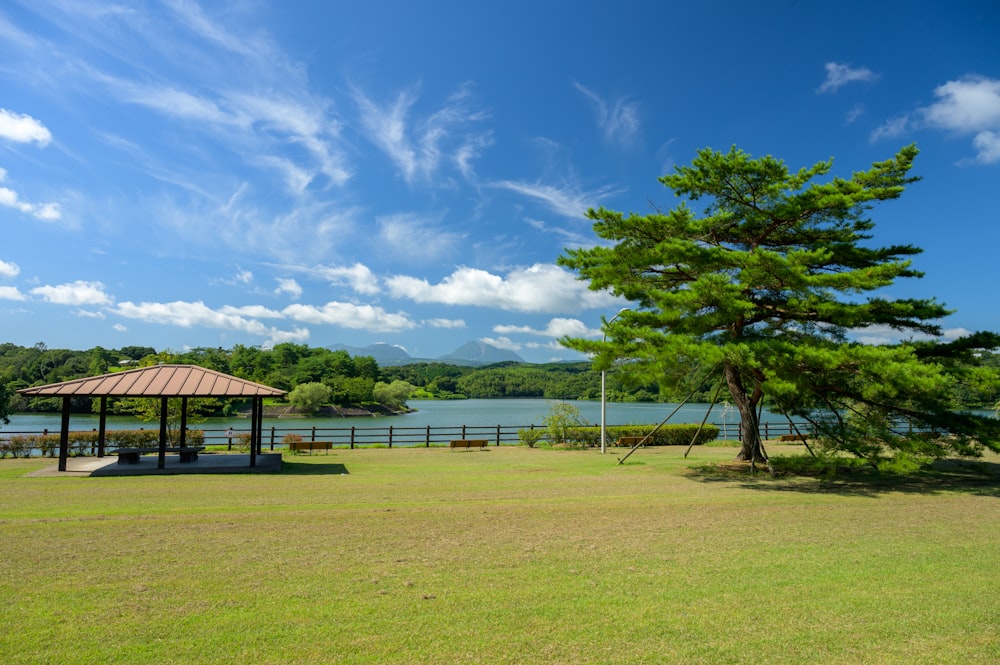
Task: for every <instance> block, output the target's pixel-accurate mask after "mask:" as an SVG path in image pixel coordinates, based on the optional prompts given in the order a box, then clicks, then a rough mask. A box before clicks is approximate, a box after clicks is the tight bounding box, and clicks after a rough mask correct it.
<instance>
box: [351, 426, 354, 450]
mask: <svg viewBox="0 0 1000 665" xmlns="http://www.w3.org/2000/svg"><path fill="white" fill-rule="evenodd" d="M351 450H354V425H351Z"/></svg>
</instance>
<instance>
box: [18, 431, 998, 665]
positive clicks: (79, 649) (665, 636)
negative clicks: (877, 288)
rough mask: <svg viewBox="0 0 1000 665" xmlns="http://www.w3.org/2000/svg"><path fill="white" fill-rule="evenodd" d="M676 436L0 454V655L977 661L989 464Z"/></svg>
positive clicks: (989, 622)
mask: <svg viewBox="0 0 1000 665" xmlns="http://www.w3.org/2000/svg"><path fill="white" fill-rule="evenodd" d="M800 451H801V448H797V449H796V452H800ZM682 452H683V450H682V449H676V448H669V449H646V450H642V451H639V452H637V453H636V454H635V455H634V456H633V457H632V458H630V459H629V463H627V464H626V465H624V466H619V465H617V464H616V462H615V455H614V454H609V455H604V456H601V455H600V454H599V453H595V452H593V451H583V452H571V451H550V450H530V449H526V448H513V447H511V448H506V447H504V448H491V449H489V450H488V451H487V452H479V451H476V452H452V451H449V450H442V449H434V448H432V449H398V450H391V451H390V450H353V451H352V450H339V451H334V452H333V453H331V454H329V455H314V456H312V457H309V456H294V457H287V458H286V464H285V471H284V472H283V473H281V474H276V475H255V476H244V475H236V476H172V477H139V478H103V479H97V478H25V477H24V474H25V473H26V472H28V471H29V470H31V469H34V468H38V467H39V466H41V465H44V464H51V463H52V461H51V460H47V461H42V460H21V459H18V460H3V461H0V548H2V557H0V625H2V626H3V629H2V630H0V659H2V660H3V662H5V663H92V662H104V663H217V662H218V663H222V662H226V663H229V662H246V663H249V662H254V663H670V662H683V663H750V662H753V663H817V662H824V663H908V664H909V663H941V662H956V663H958V662H961V663H994V662H997V661H998V660H1000V635H998V633H997V631H996V628H995V627H996V625H997V624H998V622H1000V578H998V576H997V575H996V571H995V562H996V551H997V550H996V548H997V543H998V537H997V534H998V532H1000V531H998V527H1000V500H998V499H1000V487H998V485H997V484H996V482H995V480H996V479H995V477H994V478H993V480H992V481H991V480H984V479H983V478H981V477H976V476H975V475H974V474H973V475H972V476H971V477H970V476H968V474H964V473H963V474H957V475H956V474H950V475H947V476H941V477H926V476H925V477H921V478H920V479H917V480H914V481H913V482H909V481H908V482H894V483H877V482H875V481H866V482H862V483H859V482H831V481H823V480H817V479H782V478H779V479H771V478H768V477H766V476H764V477H758V478H753V479H750V478H739V477H731V476H725V475H717V474H703V473H701V472H699V471H697V470H692V469H691V468H690V467H691V466H693V465H699V464H705V463H707V462H712V461H723V460H727V459H730V458H731V457H732V455H733V451H732V450H731V449H725V448H699V449H696V450H695V451H694V452H693V453H692V457H691V458H689V459H687V460H684V459H682V457H681V455H682ZM988 461H989V462H990V463H992V464H993V465H995V464H996V463H997V462H998V459H997V458H996V457H993V458H990V459H989V460H988Z"/></svg>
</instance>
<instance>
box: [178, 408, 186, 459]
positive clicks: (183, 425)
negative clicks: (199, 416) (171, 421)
mask: <svg viewBox="0 0 1000 665" xmlns="http://www.w3.org/2000/svg"><path fill="white" fill-rule="evenodd" d="M187 428H188V398H187V397H182V398H181V438H180V443H179V444H178V445H179V446H180V447H181V448H186V447H187Z"/></svg>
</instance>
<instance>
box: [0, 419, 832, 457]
mask: <svg viewBox="0 0 1000 665" xmlns="http://www.w3.org/2000/svg"><path fill="white" fill-rule="evenodd" d="M713 424H714V425H715V427H717V428H718V430H719V434H718V438H719V439H737V440H738V439H739V438H740V431H739V422H738V421H736V422H730V421H727V422H721V423H713ZM544 428H545V426H544V425H535V424H529V425H445V426H440V425H439V426H433V425H426V426H423V427H398V426H395V425H388V426H385V427H286V426H269V427H265V428H264V430H263V431H262V432H261V447H262V448H264V449H268V450H276V449H279V450H280V449H283V448H285V447H286V444H285V442H284V438H285V437H286V436H288V435H295V436H296V437H301V440H302V441H303V442H315V443H324V444H329V445H330V446H332V447H344V448H352V449H353V448H357V447H376V446H378V447H383V446H384V447H388V448H397V447H400V448H401V447H415V446H425V447H430V446H434V445H447V444H448V442H449V441H451V440H453V439H485V440H486V441H487V442H489V445H493V446H500V445H505V444H517V443H518V442H519V438H518V431H520V430H525V429H527V430H535V429H544ZM191 429H197V430H199V431H201V432H202V435H203V440H202V443H203V445H206V446H225V447H226V448H227V449H230V450H232V449H234V448H235V449H239V447H240V446H241V445H246V441H245V440H246V438H247V436H248V435H249V432H250V429H249V427H246V428H237V427H226V428H201V427H193V428H191ZM112 431H113V430H108V435H109V438H110V435H111V433H112ZM72 432H73V433H79V432H85V433H91V434H94V435H96V433H97V430H96V429H92V430H72ZM795 433H805V434H812V433H813V432H812V426H811V425H809V424H807V423H795V424H794V426H793V424H791V423H788V422H787V421H786V422H782V423H767V422H764V423H761V435H762V436H763V437H764V438H765V439H772V438H777V437H779V436H781V435H782V434H795ZM58 434H59V433H58V432H53V431H50V430H42V431H4V432H0V456H3V455H6V454H7V453H8V452H12V448H11V446H10V443H11V440H12V439H13V438H15V437H37V436H39V435H41V436H51V435H56V436H58ZM613 442H614V440H613V439H612V438H611V437H609V443H613ZM324 447H326V446H325V445H324ZM86 448H89V449H90V451H89V452H90V454H96V443H93V444H87V445H84V446H80V445H79V444H78V445H77V446H76V447H75V454H87V450H85V449H86ZM36 449H37V450H39V451H40V448H36ZM18 452H19V453H21V454H24V451H23V449H20V450H18ZM29 454H30V453H29Z"/></svg>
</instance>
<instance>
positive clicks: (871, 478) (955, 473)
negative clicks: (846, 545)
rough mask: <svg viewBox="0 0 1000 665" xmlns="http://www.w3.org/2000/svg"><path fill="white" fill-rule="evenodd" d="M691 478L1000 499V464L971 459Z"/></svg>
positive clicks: (734, 469) (724, 472)
mask: <svg viewBox="0 0 1000 665" xmlns="http://www.w3.org/2000/svg"><path fill="white" fill-rule="evenodd" d="M688 475H689V477H691V478H693V479H694V480H698V481H700V482H704V483H719V484H723V483H725V484H729V485H737V486H739V487H742V488H744V489H751V490H758V491H765V492H802V493H809V494H841V495H845V496H862V497H865V496H867V497H872V498H874V497H878V496H881V495H883V494H889V493H892V492H904V493H911V494H946V493H963V494H970V495H974V496H988V497H996V498H1000V464H998V463H995V462H982V461H969V460H939V461H937V462H934V463H933V464H932V465H930V466H929V467H927V468H923V469H920V470H919V471H914V472H912V473H892V472H879V471H875V470H858V469H851V470H849V472H847V471H845V472H841V473H834V474H826V475H822V476H807V475H792V474H788V473H784V474H782V473H778V474H777V475H775V476H772V475H771V474H770V473H768V470H767V466H766V465H760V464H759V465H757V469H756V471H752V470H751V469H750V466H749V465H747V464H739V463H733V464H704V465H700V466H696V467H692V468H691V469H689V471H688Z"/></svg>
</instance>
